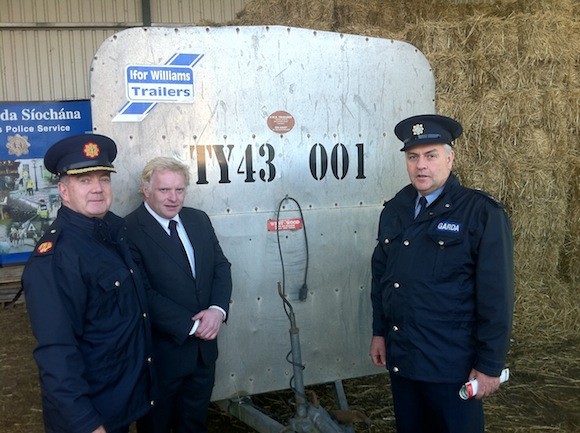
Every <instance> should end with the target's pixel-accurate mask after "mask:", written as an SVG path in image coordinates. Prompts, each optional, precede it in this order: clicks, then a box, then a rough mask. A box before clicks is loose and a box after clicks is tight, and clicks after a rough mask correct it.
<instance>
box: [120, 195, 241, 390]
mask: <svg viewBox="0 0 580 433" xmlns="http://www.w3.org/2000/svg"><path fill="white" fill-rule="evenodd" d="M179 217H180V218H181V221H182V222H183V226H184V228H185V231H186V232H187V235H188V237H189V240H190V241H191V244H192V245H193V250H194V254H195V271H196V276H195V278H194V277H193V275H192V273H191V268H190V265H189V262H188V261H187V258H186V257H185V255H184V254H182V253H181V252H180V251H179V250H178V249H177V248H175V244H174V243H173V241H172V240H171V238H170V237H169V235H168V234H167V232H166V231H165V229H164V228H163V227H161V225H160V224H159V222H157V220H156V219H155V218H154V217H153V216H152V215H151V214H150V213H149V212H148V211H147V209H146V208H145V205H143V204H141V206H139V207H138V208H137V209H135V210H134V211H133V212H132V213H131V214H129V215H128V216H127V217H126V218H125V219H126V221H127V228H128V234H129V243H130V246H131V252H132V253H133V258H134V259H135V262H136V263H137V265H138V266H139V268H140V269H141V271H142V273H143V275H144V276H145V287H146V289H147V297H148V299H149V308H150V310H151V325H152V328H153V348H154V351H155V358H154V359H155V360H154V363H155V365H156V371H157V373H158V376H159V377H160V378H163V379H167V378H178V377H183V376H186V375H188V374H191V373H192V372H193V371H194V370H195V368H196V360H197V359H198V354H200V355H201V358H202V359H203V362H204V364H205V365H212V364H213V363H215V361H216V359H217V357H218V346H217V339H214V340H202V339H199V338H197V337H194V336H190V335H189V332H190V330H191V327H192V325H193V322H192V320H191V318H192V317H193V316H194V315H196V314H197V313H199V312H200V311H201V310H205V309H207V308H208V307H209V306H210V305H217V306H219V307H221V308H223V309H224V311H226V312H228V310H229V303H230V297H231V293H232V277H231V271H230V267H231V266H230V262H229V261H228V260H227V259H226V257H225V256H224V254H223V252H222V249H221V247H220V244H219V242H218V239H217V237H216V235H215V232H214V229H213V226H212V224H211V221H210V219H209V217H208V216H207V214H206V213H205V212H203V211H201V210H198V209H193V208H186V207H184V208H182V209H181V211H180V212H179Z"/></svg>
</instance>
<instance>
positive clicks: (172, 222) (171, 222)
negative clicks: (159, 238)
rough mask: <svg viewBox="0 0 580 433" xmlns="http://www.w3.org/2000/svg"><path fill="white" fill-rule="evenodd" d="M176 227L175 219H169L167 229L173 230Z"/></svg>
mask: <svg viewBox="0 0 580 433" xmlns="http://www.w3.org/2000/svg"><path fill="white" fill-rule="evenodd" d="M176 227H177V221H175V220H169V230H175V228H176Z"/></svg>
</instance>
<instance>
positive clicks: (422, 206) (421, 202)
mask: <svg viewBox="0 0 580 433" xmlns="http://www.w3.org/2000/svg"><path fill="white" fill-rule="evenodd" d="M426 207H427V199H426V198H425V197H423V196H421V197H419V213H418V214H417V216H419V215H421V214H422V213H423V211H424V210H425V208H426ZM415 218H416V217H415Z"/></svg>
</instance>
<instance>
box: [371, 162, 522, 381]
mask: <svg viewBox="0 0 580 433" xmlns="http://www.w3.org/2000/svg"><path fill="white" fill-rule="evenodd" d="M416 197H417V191H416V190H415V188H413V186H412V185H408V186H407V187H405V188H403V189H402V190H401V191H399V193H397V194H396V195H395V197H394V198H393V199H392V200H390V201H388V202H387V203H386V204H385V208H384V209H383V211H382V213H381V218H380V223H379V237H378V244H377V246H376V248H375V251H374V254H373V258H372V276H373V281H372V290H371V297H372V305H373V335H376V336H385V338H386V340H385V341H386V350H387V368H388V369H389V371H390V372H391V373H395V374H398V375H400V376H402V377H405V378H408V379H412V380H419V381H427V382H439V383H454V382H463V381H465V380H466V378H467V376H468V375H469V372H470V371H471V369H472V368H475V369H476V370H478V371H480V372H482V373H484V374H487V375H490V376H499V374H500V371H501V369H502V368H503V367H504V362H505V358H506V356H507V351H508V347H509V337H510V332H511V325H512V313H513V291H514V287H513V286H514V281H513V240H512V233H511V225H510V222H509V219H508V216H507V215H506V213H505V210H504V208H503V206H502V205H501V204H500V203H499V202H497V201H496V200H495V199H493V198H491V197H490V196H488V195H487V194H485V193H483V192H481V191H477V190H471V189H468V188H464V187H462V186H461V185H460V183H459V181H458V180H457V178H456V177H455V176H454V175H453V173H451V174H450V176H449V179H448V180H447V182H446V184H445V187H444V190H443V192H442V193H441V195H440V196H439V197H438V198H437V200H436V201H435V202H434V203H432V204H431V205H430V206H429V207H428V208H427V211H426V212H424V213H422V214H421V215H420V216H419V217H418V218H417V219H416V220H415V219H414V209H415V199H416Z"/></svg>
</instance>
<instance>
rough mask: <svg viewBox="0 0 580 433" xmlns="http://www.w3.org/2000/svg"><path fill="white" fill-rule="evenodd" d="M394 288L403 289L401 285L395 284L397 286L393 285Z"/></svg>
mask: <svg viewBox="0 0 580 433" xmlns="http://www.w3.org/2000/svg"><path fill="white" fill-rule="evenodd" d="M393 287H394V288H395V289H398V288H399V287H401V285H400V284H399V283H395V284H393Z"/></svg>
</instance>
